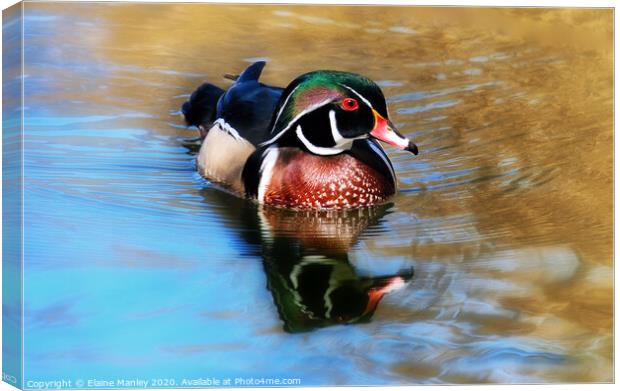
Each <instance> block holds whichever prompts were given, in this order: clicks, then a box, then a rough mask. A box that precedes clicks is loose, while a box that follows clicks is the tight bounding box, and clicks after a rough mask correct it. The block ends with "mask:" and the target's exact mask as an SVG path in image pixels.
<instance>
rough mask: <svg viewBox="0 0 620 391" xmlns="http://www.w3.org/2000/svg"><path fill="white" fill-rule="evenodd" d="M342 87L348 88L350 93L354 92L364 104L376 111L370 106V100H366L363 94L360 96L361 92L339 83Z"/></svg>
mask: <svg viewBox="0 0 620 391" xmlns="http://www.w3.org/2000/svg"><path fill="white" fill-rule="evenodd" d="M338 84H340V85H341V86H343V87H344V88H346V89H347V90H349V91H352V92H353V93H354V94H355V95H357V97H358V98H360V99H361V100H362V102H364V103H366V104H367V105H368V107H370V108H371V109H374V107H372V105H371V104H370V102H369V101H368V99H366V98H364V97H363V96H362V94H360V93H359V92H357V91H355V90H354V89H353V88H351V87H349V86H348V85H346V84H342V83H338Z"/></svg>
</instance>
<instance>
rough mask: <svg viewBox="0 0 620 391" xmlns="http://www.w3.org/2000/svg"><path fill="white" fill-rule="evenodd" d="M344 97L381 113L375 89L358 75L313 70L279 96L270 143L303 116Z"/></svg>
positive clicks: (381, 99)
mask: <svg viewBox="0 0 620 391" xmlns="http://www.w3.org/2000/svg"><path fill="white" fill-rule="evenodd" d="M346 97H355V98H360V99H361V100H363V101H365V102H366V103H367V104H370V105H371V107H374V106H375V103H374V102H375V101H376V102H377V103H376V105H377V106H376V107H375V108H376V109H377V110H378V111H379V112H381V111H383V112H385V111H386V109H385V99H384V97H383V93H382V92H381V90H380V89H379V87H378V86H377V85H376V84H375V83H374V82H373V81H371V80H370V79H367V78H365V77H363V76H361V75H358V74H355V73H349V72H340V71H314V72H310V73H306V74H304V75H301V76H299V77H298V78H297V79H295V80H294V81H293V82H292V83H291V84H289V86H288V87H287V88H286V90H285V91H284V93H283V94H282V100H281V101H280V103H279V105H278V107H277V109H276V117H275V118H274V121H273V126H272V130H271V132H272V134H273V135H274V138H273V139H272V140H270V141H273V140H275V139H277V138H279V137H280V136H281V135H282V134H283V133H284V132H286V131H287V130H288V129H290V128H291V126H292V125H293V124H294V123H295V122H296V121H297V120H298V119H299V118H300V117H301V116H303V115H304V114H307V113H309V112H311V111H313V110H315V109H317V108H319V107H322V106H323V105H325V104H327V103H329V102H334V101H338V100H341V99H343V98H346Z"/></svg>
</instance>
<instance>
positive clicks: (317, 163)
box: [262, 148, 396, 209]
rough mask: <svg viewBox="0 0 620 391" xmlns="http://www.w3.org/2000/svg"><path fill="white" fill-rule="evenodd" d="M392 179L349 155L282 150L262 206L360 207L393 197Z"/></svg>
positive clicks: (300, 207) (303, 207) (266, 189)
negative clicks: (319, 154)
mask: <svg viewBox="0 0 620 391" xmlns="http://www.w3.org/2000/svg"><path fill="white" fill-rule="evenodd" d="M395 190H396V189H395V186H394V183H393V182H392V180H391V178H386V177H385V176H383V175H381V174H380V173H379V172H378V171H377V170H375V169H374V168H372V167H370V166H368V165H367V164H365V163H363V162H362V161H360V160H358V159H356V158H354V157H352V156H350V155H348V154H345V153H343V154H339V155H334V156H318V155H313V154H309V153H307V152H304V151H301V150H300V149H298V148H280V149H279V154H278V158H277V161H276V162H275V164H274V167H273V171H272V175H271V178H270V180H269V183H268V184H266V188H265V193H264V198H263V200H262V201H263V203H265V204H269V205H274V206H281V207H288V208H299V209H306V208H312V209H316V208H324V209H340V208H357V207H362V206H370V205H374V204H378V203H381V202H383V201H385V200H386V199H387V198H388V197H390V196H391V195H393V194H394V192H395Z"/></svg>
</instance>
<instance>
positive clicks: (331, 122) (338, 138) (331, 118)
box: [329, 110, 344, 145]
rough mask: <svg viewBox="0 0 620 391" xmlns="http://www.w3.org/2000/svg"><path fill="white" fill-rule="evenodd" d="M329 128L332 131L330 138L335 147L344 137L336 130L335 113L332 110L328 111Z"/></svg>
mask: <svg viewBox="0 0 620 391" xmlns="http://www.w3.org/2000/svg"><path fill="white" fill-rule="evenodd" d="M329 127H330V128H331V130H332V137H333V138H334V141H335V142H336V145H339V144H340V143H341V142H342V140H343V139H344V137H342V135H341V134H340V131H339V130H338V124H337V123H336V112H335V111H334V110H330V111H329Z"/></svg>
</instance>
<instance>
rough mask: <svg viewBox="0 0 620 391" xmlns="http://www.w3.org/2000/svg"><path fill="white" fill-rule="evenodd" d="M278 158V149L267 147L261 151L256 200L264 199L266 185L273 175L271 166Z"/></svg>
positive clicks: (261, 200) (261, 201) (260, 201)
mask: <svg viewBox="0 0 620 391" xmlns="http://www.w3.org/2000/svg"><path fill="white" fill-rule="evenodd" d="M277 160H278V149H277V148H267V149H266V150H265V152H263V161H262V162H261V165H260V182H259V183H258V202H259V203H261V204H262V203H263V202H264V200H265V192H266V191H267V185H269V182H270V181H271V177H272V176H273V167H274V166H275V164H276V161H277Z"/></svg>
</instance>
